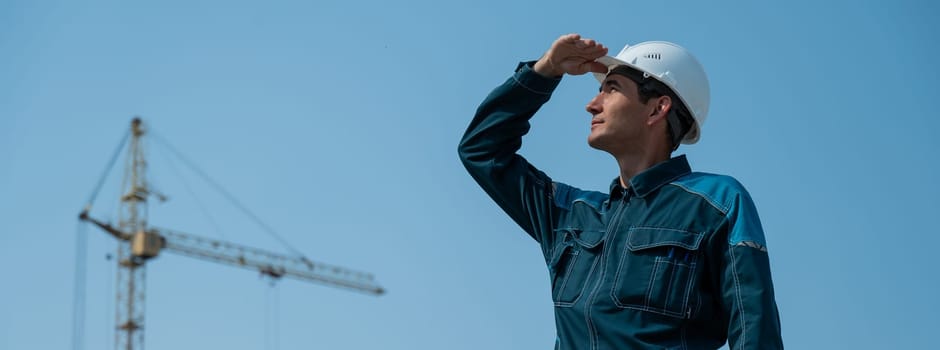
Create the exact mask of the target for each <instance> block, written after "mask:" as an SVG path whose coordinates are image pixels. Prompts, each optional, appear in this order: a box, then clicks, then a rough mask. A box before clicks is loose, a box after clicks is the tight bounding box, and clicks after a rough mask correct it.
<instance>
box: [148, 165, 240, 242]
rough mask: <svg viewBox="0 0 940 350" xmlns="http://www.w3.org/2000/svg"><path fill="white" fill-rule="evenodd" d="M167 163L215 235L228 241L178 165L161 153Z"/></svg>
mask: <svg viewBox="0 0 940 350" xmlns="http://www.w3.org/2000/svg"><path fill="white" fill-rule="evenodd" d="M161 154H162V155H163V157H164V159H166V163H167V164H169V165H170V169H173V173H175V174H176V177H178V178H179V179H180V182H182V183H183V187H185V188H186V192H189V195H190V196H192V197H193V200H195V201H196V205H197V206H198V207H199V211H200V212H202V215H203V216H204V217H205V218H206V220H207V221H208V222H209V224H210V225H212V228H213V229H214V230H215V233H216V234H217V235H219V238H222V239H226V237H225V233H224V232H223V231H222V227H221V226H219V223H218V222H217V221H216V220H215V218H214V217H213V216H212V213H211V212H209V209H208V208H206V206H205V204H203V203H202V200H200V199H199V196H197V195H196V191H193V188H192V186H190V185H189V181H186V177H185V176H183V173H182V172H180V171H179V168H177V167H176V163H174V162H173V158H172V157H170V156H168V155H167V154H166V152H161Z"/></svg>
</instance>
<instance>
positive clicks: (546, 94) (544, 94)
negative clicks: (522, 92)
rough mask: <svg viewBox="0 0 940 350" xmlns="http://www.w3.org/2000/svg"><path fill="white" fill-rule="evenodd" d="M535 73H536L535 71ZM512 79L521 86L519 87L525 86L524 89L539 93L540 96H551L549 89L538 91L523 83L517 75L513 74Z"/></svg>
mask: <svg viewBox="0 0 940 350" xmlns="http://www.w3.org/2000/svg"><path fill="white" fill-rule="evenodd" d="M536 74H538V73H536ZM512 80H513V81H515V82H516V85H518V86H521V87H523V88H525V89H526V90H529V91H530V92H532V93H535V94H539V95H542V96H551V94H552V92H551V91H548V92H544V91H538V90H536V89H533V88H531V87H529V86H528V85H526V84H525V83H523V82H522V81H521V80H519V77H518V76H515V75H513V76H512Z"/></svg>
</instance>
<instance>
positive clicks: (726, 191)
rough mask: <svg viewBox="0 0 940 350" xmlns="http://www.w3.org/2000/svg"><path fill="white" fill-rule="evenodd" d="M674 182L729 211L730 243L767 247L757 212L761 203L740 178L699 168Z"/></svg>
mask: <svg viewBox="0 0 940 350" xmlns="http://www.w3.org/2000/svg"><path fill="white" fill-rule="evenodd" d="M670 184H671V185H674V186H678V187H680V188H682V189H683V190H685V191H686V192H689V193H691V194H694V195H697V196H699V197H701V198H702V199H703V200H705V201H707V202H708V203H709V204H711V206H713V207H715V209H717V210H718V211H720V212H721V213H722V214H724V215H725V218H726V219H727V220H728V224H729V228H728V229H729V230H730V232H728V243H729V244H731V245H744V246H748V247H753V248H759V249H761V250H766V249H765V248H764V247H765V246H766V240H765V239H764V229H763V227H762V226H761V223H760V217H759V216H758V215H757V207H755V206H754V201H753V200H751V196H750V194H748V193H747V190H746V189H744V186H743V185H741V183H740V182H738V180H735V179H734V178H733V177H731V176H727V175H715V174H708V173H699V172H695V173H691V174H689V175H687V176H683V177H681V178H679V179H677V180H675V181H673V182H672V183H670Z"/></svg>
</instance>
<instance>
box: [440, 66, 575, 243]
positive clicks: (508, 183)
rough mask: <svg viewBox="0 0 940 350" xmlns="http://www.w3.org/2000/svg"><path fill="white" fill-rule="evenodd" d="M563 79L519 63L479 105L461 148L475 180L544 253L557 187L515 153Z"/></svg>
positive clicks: (547, 241) (550, 230)
mask: <svg viewBox="0 0 940 350" xmlns="http://www.w3.org/2000/svg"><path fill="white" fill-rule="evenodd" d="M560 80H561V78H557V79H551V78H546V77H543V76H541V75H539V74H538V73H535V72H534V71H533V70H532V69H531V62H529V63H520V64H519V67H518V68H517V69H516V72H515V74H514V75H513V76H512V77H511V78H509V79H508V80H506V82H505V83H503V84H502V85H500V86H498V87H497V88H496V89H495V90H493V91H492V92H491V93H490V94H489V95H488V96H487V97H486V99H485V100H484V101H483V103H482V104H480V106H479V108H478V109H477V111H476V115H475V116H474V117H473V121H471V122H470V126H469V127H468V128H467V131H466V133H465V134H464V136H463V139H461V141H460V145H459V147H458V153H459V155H460V160H461V161H462V162H463V164H464V166H465V167H466V168H467V171H468V172H470V175H471V176H472V177H473V179H474V180H476V182H477V183H478V184H479V185H480V186H481V187H482V188H483V190H484V191H486V193H487V194H488V195H489V196H490V197H491V198H492V199H493V200H494V201H495V202H496V204H498V205H499V207H500V208H502V209H503V211H505V212H506V213H507V214H508V215H509V216H510V217H511V218H512V219H513V220H514V221H515V222H516V223H517V224H519V226H521V227H522V228H523V229H524V230H525V232H527V233H528V234H529V235H530V236H532V238H534V239H535V240H536V241H538V242H539V243H541V245H542V247H543V250H545V249H546V247H551V246H552V245H551V244H552V242H551V241H552V238H551V237H552V217H553V215H554V214H553V210H555V209H554V205H553V192H554V188H555V185H553V183H552V180H551V179H550V178H549V177H548V176H547V175H545V174H544V173H542V172H541V171H539V170H538V169H536V168H535V167H533V166H532V165H530V164H529V163H528V162H527V161H526V160H525V159H524V158H523V157H522V156H520V155H518V154H516V152H517V151H518V150H519V148H520V147H521V146H522V136H523V135H525V134H526V133H527V132H528V131H529V119H530V118H532V116H533V115H534V114H535V112H536V111H537V110H538V109H539V108H540V107H541V106H542V105H543V104H544V103H545V102H547V101H548V99H549V97H550V96H551V92H552V91H553V90H554V89H555V87H556V86H557V85H558V83H559V82H560ZM559 185H560V184H559Z"/></svg>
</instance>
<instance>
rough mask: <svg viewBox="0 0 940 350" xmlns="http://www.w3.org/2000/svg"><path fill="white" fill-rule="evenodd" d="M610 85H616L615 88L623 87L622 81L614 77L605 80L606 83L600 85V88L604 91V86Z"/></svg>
mask: <svg viewBox="0 0 940 350" xmlns="http://www.w3.org/2000/svg"><path fill="white" fill-rule="evenodd" d="M608 86H613V87H615V88H622V86H620V82H618V81H616V80H614V79H605V80H604V83H602V84H601V87H599V88H598V90H601V91H603V90H604V88H605V87H608Z"/></svg>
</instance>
